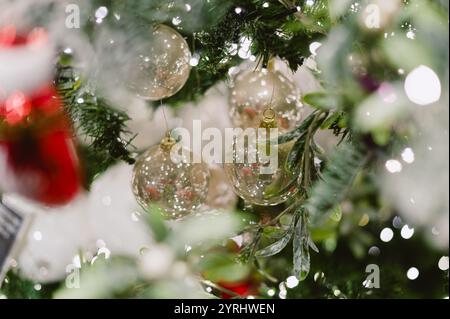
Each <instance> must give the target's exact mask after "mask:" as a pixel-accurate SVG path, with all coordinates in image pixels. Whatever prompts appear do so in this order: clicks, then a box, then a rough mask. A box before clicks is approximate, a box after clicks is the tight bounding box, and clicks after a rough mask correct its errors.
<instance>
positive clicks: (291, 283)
mask: <svg viewBox="0 0 450 319" xmlns="http://www.w3.org/2000/svg"><path fill="white" fill-rule="evenodd" d="M299 282H300V281H299V280H298V279H297V278H296V277H295V276H290V277H288V278H287V279H286V287H288V288H291V289H292V288H295V287H297V286H298V284H299Z"/></svg>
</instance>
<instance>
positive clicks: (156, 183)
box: [132, 140, 209, 219]
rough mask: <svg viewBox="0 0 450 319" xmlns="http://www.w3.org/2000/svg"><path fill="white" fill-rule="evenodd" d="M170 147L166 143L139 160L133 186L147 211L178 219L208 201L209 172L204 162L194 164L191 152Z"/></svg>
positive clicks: (137, 197)
mask: <svg viewBox="0 0 450 319" xmlns="http://www.w3.org/2000/svg"><path fill="white" fill-rule="evenodd" d="M167 145H168V144H167V140H165V141H164V140H163V142H161V144H160V145H156V146H153V147H152V148H150V149H149V150H147V151H146V152H145V153H143V154H142V155H141V156H140V157H139V158H138V159H137V161H136V164H135V166H134V170H133V178H132V187H133V193H134V195H135V197H136V200H137V202H138V203H139V204H140V205H141V206H142V207H143V208H144V209H146V210H149V208H160V209H161V211H162V213H163V215H164V216H165V217H166V218H169V219H178V218H181V217H184V216H186V215H189V214H190V213H192V212H193V211H195V210H197V209H198V208H199V207H200V206H201V205H202V204H203V203H204V202H205V200H206V197H207V194H208V185H209V170H208V166H207V165H206V164H204V163H192V161H191V159H192V158H193V157H192V153H191V152H190V151H189V150H186V149H183V151H179V152H171V148H170V144H169V147H167Z"/></svg>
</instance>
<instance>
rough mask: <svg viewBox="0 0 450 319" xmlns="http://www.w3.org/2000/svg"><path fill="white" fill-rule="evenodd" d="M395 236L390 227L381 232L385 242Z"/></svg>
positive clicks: (381, 237)
mask: <svg viewBox="0 0 450 319" xmlns="http://www.w3.org/2000/svg"><path fill="white" fill-rule="evenodd" d="M392 238H394V232H393V231H392V229H390V228H389V227H386V228H384V229H383V230H382V231H381V233H380V239H381V240H382V241H384V242H385V243H387V242H389V241H391V240H392Z"/></svg>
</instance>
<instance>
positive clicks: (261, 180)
mask: <svg viewBox="0 0 450 319" xmlns="http://www.w3.org/2000/svg"><path fill="white" fill-rule="evenodd" d="M247 141H248V140H247V137H246V135H245V134H241V135H239V136H238V137H237V138H236V139H235V142H234V143H233V147H231V148H230V150H228V152H231V154H230V153H229V155H227V156H228V158H232V159H233V160H232V162H228V163H225V164H224V168H225V172H226V173H227V176H228V179H229V181H230V183H231V184H232V185H233V188H234V191H235V193H236V194H237V195H238V196H239V197H241V198H242V199H243V200H244V201H245V202H246V204H251V205H261V206H273V205H278V204H281V203H283V202H285V201H286V200H287V199H289V198H291V197H292V196H293V195H295V194H296V193H297V191H298V179H299V177H298V175H297V174H295V173H293V172H290V171H288V170H287V169H286V167H285V162H286V158H287V156H288V154H289V152H290V151H291V149H292V147H293V145H294V142H288V143H284V144H279V145H277V146H276V147H274V148H272V149H271V152H276V156H277V160H276V161H273V160H271V162H269V161H266V160H258V161H256V162H255V161H253V160H250V159H251V158H253V159H254V158H260V159H261V158H263V157H261V156H260V154H261V152H264V153H265V154H266V155H267V154H270V153H269V152H267V151H266V150H264V146H263V147H262V148H261V145H267V139H262V140H261V139H258V142H257V143H247ZM242 143H243V144H242ZM240 145H244V147H243V152H242V151H239V150H240V149H242V147H241V146H240ZM272 154H273V153H272ZM270 157H272V156H270ZM264 169H266V170H267V171H265V170H264Z"/></svg>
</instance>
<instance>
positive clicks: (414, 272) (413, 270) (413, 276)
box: [406, 267, 419, 280]
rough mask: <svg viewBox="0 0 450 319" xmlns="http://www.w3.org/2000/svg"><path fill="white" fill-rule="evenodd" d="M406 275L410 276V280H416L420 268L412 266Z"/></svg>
mask: <svg viewBox="0 0 450 319" xmlns="http://www.w3.org/2000/svg"><path fill="white" fill-rule="evenodd" d="M406 277H408V279H409V280H415V279H417V277H419V269H417V268H416V267H411V268H409V269H408V271H407V272H406Z"/></svg>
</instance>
